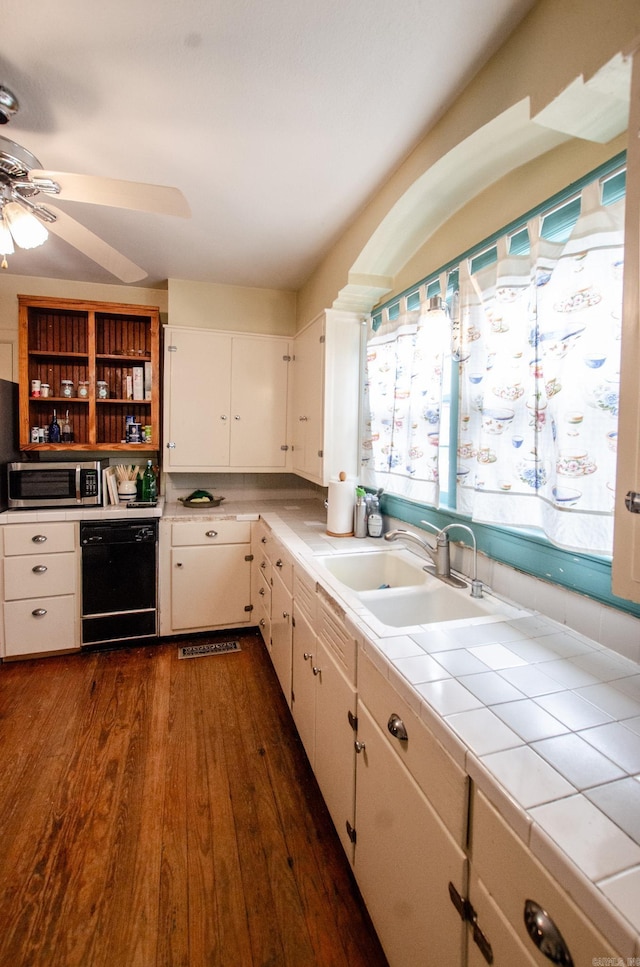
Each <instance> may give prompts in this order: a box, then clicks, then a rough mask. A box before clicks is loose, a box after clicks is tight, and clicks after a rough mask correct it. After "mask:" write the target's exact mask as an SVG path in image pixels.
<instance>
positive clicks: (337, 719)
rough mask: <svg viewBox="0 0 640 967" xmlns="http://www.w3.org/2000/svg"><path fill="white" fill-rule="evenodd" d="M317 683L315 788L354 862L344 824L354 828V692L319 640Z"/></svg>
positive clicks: (315, 675)
mask: <svg viewBox="0 0 640 967" xmlns="http://www.w3.org/2000/svg"><path fill="white" fill-rule="evenodd" d="M313 672H314V678H315V682H316V754H315V765H314V771H315V775H316V779H317V780H318V785H319V786H320V790H321V792H322V795H323V796H324V801H325V802H326V804H327V808H328V810H329V812H330V814H331V818H332V820H333V824H334V826H335V827H336V830H337V832H338V836H339V837H340V840H341V842H342V845H343V847H344V850H345V852H346V854H347V856H348V857H349V859H352V858H353V842H352V841H351V839H350V838H349V834H348V832H347V823H349V825H350V826H353V825H354V818H355V817H354V812H355V791H356V790H355V778H356V752H355V746H354V739H355V734H354V731H353V727H352V725H351V724H350V721H349V712H351V715H352V720H353V719H355V715H356V690H355V687H354V686H353V685H352V684H351V682H350V681H349V680H348V678H347V677H346V675H345V674H344V672H343V671H342V670H341V669H340V668H339V667H338V665H337V663H336V661H335V660H334V658H333V657H332V656H331V654H330V653H329V652H328V650H327V649H326V648H325V646H324V645H323V644H322V642H321V641H320V640H319V639H318V646H317V655H316V657H315V658H314V661H313Z"/></svg>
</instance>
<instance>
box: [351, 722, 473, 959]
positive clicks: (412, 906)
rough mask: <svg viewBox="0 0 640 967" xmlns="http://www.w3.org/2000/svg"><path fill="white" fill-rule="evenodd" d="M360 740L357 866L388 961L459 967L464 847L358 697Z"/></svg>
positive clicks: (463, 888) (359, 883)
mask: <svg viewBox="0 0 640 967" xmlns="http://www.w3.org/2000/svg"><path fill="white" fill-rule="evenodd" d="M358 740H359V742H360V743H363V744H364V749H363V751H361V752H360V754H359V755H358V756H357V771H356V794H357V798H356V835H357V840H356V849H355V861H354V870H355V874H356V879H357V881H358V886H359V888H360V891H361V893H362V896H363V898H364V901H365V903H366V905H367V908H368V910H369V913H370V915H371V919H372V920H373V925H374V927H375V929H376V931H377V934H378V936H379V938H380V941H381V943H382V946H383V948H384V951H385V954H386V955H387V959H388V961H389V964H390V967H407V965H409V964H420V965H422V967H460V964H462V963H463V962H464V950H465V934H464V926H463V923H462V921H461V919H460V917H459V915H458V913H457V911H456V909H455V907H454V906H453V904H452V903H451V900H450V898H449V882H450V881H451V882H452V883H453V884H454V885H455V886H456V888H457V890H458V892H460V893H461V895H464V894H463V891H464V890H465V888H466V879H465V877H466V860H465V854H464V852H463V851H462V850H461V849H460V847H459V846H457V845H456V844H455V843H454V841H453V839H452V837H451V836H450V834H449V832H448V830H447V829H446V828H445V826H444V825H443V824H442V822H441V821H440V820H439V818H438V816H437V815H436V813H435V811H434V810H433V809H432V807H431V806H430V804H429V802H428V801H427V799H426V798H425V796H424V795H423V793H422V792H421V790H420V788H419V787H418V785H417V784H416V782H415V781H414V779H413V778H412V776H411V775H410V774H409V772H408V771H407V770H406V769H405V768H404V766H403V765H402V763H401V762H400V760H399V759H398V757H397V755H396V754H395V753H394V752H393V751H392V749H391V748H390V747H389V745H388V743H387V742H386V740H385V738H384V736H383V735H382V733H381V732H380V730H379V729H378V726H377V725H376V724H375V722H374V720H373V718H372V717H371V715H370V714H369V712H368V711H367V709H366V708H365V706H363V705H361V704H359V706H358Z"/></svg>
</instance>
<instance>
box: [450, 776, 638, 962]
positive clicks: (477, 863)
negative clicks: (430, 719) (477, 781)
mask: <svg viewBox="0 0 640 967" xmlns="http://www.w3.org/2000/svg"><path fill="white" fill-rule="evenodd" d="M472 815H473V824H472V827H471V871H472V875H471V880H470V885H469V901H470V903H471V905H472V907H473V909H474V910H475V912H476V915H477V923H478V926H479V927H480V929H481V931H482V934H483V935H484V936H485V938H486V940H487V941H488V942H489V944H490V945H491V949H492V951H493V963H494V964H495V967H511V965H512V964H518V965H520V964H523V965H525V967H529V965H531V967H534V965H535V967H546V965H548V964H549V963H551V962H553V963H559V964H573V965H574V967H590V965H592V964H595V963H603V964H604V963H607V964H609V963H610V964H626V963H627V962H628V961H627V958H626V957H622V956H620V954H619V952H618V951H616V950H614V949H613V948H612V946H611V944H610V943H608V941H606V940H605V939H604V937H603V936H602V935H601V934H600V933H599V931H598V930H597V929H596V927H595V926H594V924H593V923H592V922H591V921H590V920H589V919H588V917H586V916H585V914H584V913H583V912H582V910H580V909H579V907H578V906H577V905H576V904H575V903H574V902H573V900H572V899H571V897H570V896H569V895H568V893H567V892H566V891H565V890H564V889H563V887H562V886H560V884H559V883H558V882H557V880H555V879H554V878H553V877H552V876H551V875H550V874H549V873H548V872H547V870H546V869H545V868H544V867H543V866H542V864H541V863H540V862H539V861H538V860H537V859H536V857H535V856H533V854H532V853H531V852H530V850H528V849H527V847H526V846H525V845H524V844H523V842H522V840H520V839H519V838H518V837H517V836H516V834H515V833H514V832H513V830H512V829H511V828H510V827H509V825H508V824H507V822H506V821H505V820H504V819H503V817H502V816H500V814H499V813H498V812H497V810H496V809H495V808H494V807H493V806H492V804H491V803H490V802H489V801H488V800H487V798H486V797H485V796H484V795H483V793H482V792H481V791H479V790H478V789H477V788H475V787H474V790H473V806H472ZM528 903H529V904H535V905H536V907H537V908H539V910H540V911H544V917H542V918H541V919H540V920H538V923H543V924H548V923H549V921H551V923H552V924H553V927H550V926H546V927H545V929H544V931H543V932H542V933H541V934H539V935H538V939H539V942H540V944H541V945H542V947H543V948H544V949H546V950H548V951H549V954H547V955H545V954H544V953H543V952H542V950H541V949H538V946H537V945H536V944H535V943H534V941H533V940H532V939H531V936H530V935H529V933H528V932H527V927H526V918H525V908H526V906H527V904H528ZM527 909H528V910H529V911H532V907H531V906H529V907H528V908H527ZM533 909H535V908H533ZM535 932H536V931H534V933H535ZM558 935H559V937H560V939H558ZM564 950H566V952H567V953H568V954H569V956H570V957H571V959H570V960H569V959H567V958H566V957H564V959H563V956H564V955H563V951H564ZM551 953H554V955H555V956H556V958H557V959H556V960H553V958H551V957H550V956H549V955H550V954H551ZM468 962H469V964H470V967H483V965H484V964H485V963H486V961H485V959H484V958H483V956H482V953H481V950H480V949H479V947H478V945H477V944H473V942H472V937H471V936H470V939H469V961H468Z"/></svg>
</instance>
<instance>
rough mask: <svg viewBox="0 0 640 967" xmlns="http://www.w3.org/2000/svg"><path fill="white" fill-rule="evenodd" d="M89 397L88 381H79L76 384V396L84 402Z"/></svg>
mask: <svg viewBox="0 0 640 967" xmlns="http://www.w3.org/2000/svg"><path fill="white" fill-rule="evenodd" d="M88 395H89V380H87V379H81V380H80V381H79V383H78V396H79V397H80V399H83V400H86V398H87V397H88Z"/></svg>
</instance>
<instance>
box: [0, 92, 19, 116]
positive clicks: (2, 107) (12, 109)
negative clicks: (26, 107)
mask: <svg viewBox="0 0 640 967" xmlns="http://www.w3.org/2000/svg"><path fill="white" fill-rule="evenodd" d="M19 107H20V105H19V104H18V99H17V97H16V96H15V94H12V93H11V91H10V90H9V89H8V88H7V87H2V85H0V124H8V123H9V121H10V120H11V118H12V117H13V115H14V114H15V113H16V111H17V110H18V108H19Z"/></svg>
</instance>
